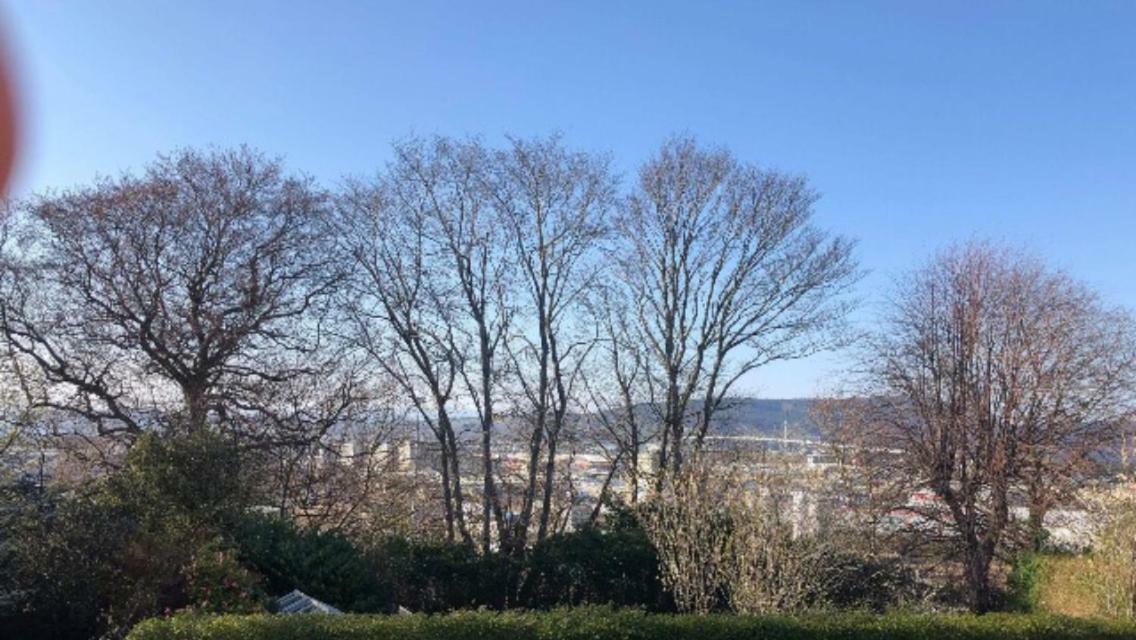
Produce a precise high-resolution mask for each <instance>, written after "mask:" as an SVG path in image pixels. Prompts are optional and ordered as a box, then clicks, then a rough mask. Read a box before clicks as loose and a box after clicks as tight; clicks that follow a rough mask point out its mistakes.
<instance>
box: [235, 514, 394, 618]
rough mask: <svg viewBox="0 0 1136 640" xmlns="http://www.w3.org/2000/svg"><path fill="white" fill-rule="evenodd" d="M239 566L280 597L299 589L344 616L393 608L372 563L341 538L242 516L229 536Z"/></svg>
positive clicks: (387, 586) (266, 518)
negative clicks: (235, 548)
mask: <svg viewBox="0 0 1136 640" xmlns="http://www.w3.org/2000/svg"><path fill="white" fill-rule="evenodd" d="M231 534H232V536H233V539H234V541H235V543H236V545H237V547H238V548H239V550H240V556H241V561H242V562H243V563H244V564H245V565H247V566H248V567H249V568H251V569H253V570H254V571H256V572H257V573H259V574H261V575H262V576H263V577H264V588H265V590H266V591H267V592H268V593H269V594H271V595H273V596H280V595H283V594H285V593H288V592H290V591H292V590H293V589H299V590H301V591H303V592H304V593H307V594H308V595H310V596H313V597H315V598H319V599H320V600H323V601H325V602H327V603H328V604H331V605H334V606H335V607H337V608H339V609H342V610H344V611H350V612H354V613H380V612H386V611H389V610H391V608H392V607H393V602H394V600H393V596H394V594H393V591H392V588H391V585H390V584H389V583H388V582H385V581H384V580H383V579H382V578H381V576H380V574H379V568H378V566H377V564H376V563H375V562H374V561H373V560H372V559H371V558H369V557H367V555H366V554H364V553H363V552H362V551H361V550H359V549H358V548H357V547H356V546H355V545H354V544H352V543H351V541H350V540H348V539H347V538H346V537H344V536H342V535H340V534H337V533H332V532H323V531H319V530H316V529H302V528H300V527H298V526H296V525H295V524H294V523H293V522H291V521H289V520H285V519H283V518H280V517H276V516H263V515H256V514H250V515H246V516H245V517H244V518H243V519H242V520H241V522H240V523H239V524H238V525H237V526H236V527H234V530H233V531H232V532H231Z"/></svg>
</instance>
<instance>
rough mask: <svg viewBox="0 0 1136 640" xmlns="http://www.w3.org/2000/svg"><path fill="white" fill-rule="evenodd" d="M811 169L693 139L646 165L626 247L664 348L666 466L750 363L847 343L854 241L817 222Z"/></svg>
mask: <svg viewBox="0 0 1136 640" xmlns="http://www.w3.org/2000/svg"><path fill="white" fill-rule="evenodd" d="M815 200H816V195H815V194H814V193H813V192H812V191H811V190H810V189H809V188H808V186H807V184H806V182H805V181H804V179H802V178H795V177H790V176H786V175H783V174H780V173H777V172H774V171H768V170H763V169H759V168H757V167H754V166H751V165H746V164H742V163H740V162H738V161H737V160H736V159H734V157H733V156H731V155H730V154H729V153H727V152H725V151H721V150H713V149H706V148H702V147H700V146H699V145H698V144H697V143H696V142H695V141H694V140H692V139H689V138H676V139H672V140H670V141H668V142H666V143H665V144H664V145H663V147H662V149H661V150H660V151H659V152H658V154H657V155H656V156H655V157H654V158H652V159H651V160H650V161H648V162H647V163H646V164H645V165H644V166H643V167H642V169H641V170H640V172H639V181H638V185H637V188H636V189H635V191H634V193H633V194H632V195H631V197H630V198H629V199H628V201H627V205H626V207H625V210H624V212H623V214H622V215H621V216H620V220H619V225H618V226H619V231H620V234H621V242H620V243H619V244H618V245H617V247H616V248H615V251H614V252H613V259H614V261H615V262H616V264H617V265H618V272H619V276H620V279H621V280H622V282H623V284H624V285H625V287H626V295H627V296H628V297H629V299H630V300H631V301H633V303H634V305H635V306H634V308H635V316H636V320H637V323H636V324H637V327H636V329H637V333H638V336H637V337H638V339H639V340H641V341H642V342H643V343H644V344H645V345H646V346H647V347H648V348H649V350H650V356H651V358H650V361H649V369H648V371H649V379H650V382H651V397H650V398H649V400H650V405H651V406H652V407H654V408H655V409H656V411H657V413H658V420H659V422H660V423H661V425H662V432H663V435H662V443H661V444H662V446H661V450H660V455H661V460H662V462H663V464H661V465H660V466H661V467H662V468H668V467H669V468H670V470H671V471H677V470H678V469H679V468H680V466H681V464H682V459H683V451H684V447H685V446H686V445H687V440H692V441H693V443H694V445H695V447H698V446H701V442H702V440H703V438H704V437H705V435H706V432H707V429H708V428H709V426H710V422H711V418H712V417H713V416H714V414H715V413H716V412H717V411H719V410H720V409H721V408H723V403H724V401H725V400H726V399H727V398H728V396H729V393H730V391H731V389H732V388H733V386H734V384H735V383H736V382H737V381H738V379H739V378H741V377H742V376H743V375H745V374H747V373H749V372H751V371H753V370H755V369H757V368H759V367H761V366H763V365H765V364H767V363H769V362H772V361H775V360H782V359H788V358H795V357H800V356H805V355H808V354H811V353H814V352H816V351H818V350H822V349H825V348H828V347H831V346H833V345H836V344H838V343H839V342H840V340H839V338H840V336H839V335H838V333H837V332H836V331H834V330H835V329H837V328H838V327H839V326H840V324H841V321H842V320H843V318H844V316H845V314H846V313H847V311H848V309H849V303H848V301H847V299H846V298H845V297H844V296H843V294H844V293H845V292H846V290H847V289H848V287H849V286H850V284H851V283H852V282H853V281H854V280H855V278H856V269H855V264H854V261H853V258H852V243H851V242H850V241H848V240H846V239H844V238H841V237H835V238H832V237H830V236H829V235H828V234H826V233H824V232H822V231H820V230H818V229H817V228H815V227H814V226H812V224H811V222H810V221H811V219H812V215H813V203H814V201H815Z"/></svg>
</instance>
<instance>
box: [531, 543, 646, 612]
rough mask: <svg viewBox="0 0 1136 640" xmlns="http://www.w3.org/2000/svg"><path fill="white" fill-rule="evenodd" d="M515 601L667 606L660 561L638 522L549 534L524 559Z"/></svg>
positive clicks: (540, 604) (541, 604)
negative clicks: (630, 524) (628, 525)
mask: <svg viewBox="0 0 1136 640" xmlns="http://www.w3.org/2000/svg"><path fill="white" fill-rule="evenodd" d="M525 565H526V566H525V571H526V575H525V579H524V582H523V586H522V588H521V593H520V596H519V598H518V599H519V602H520V603H521V604H522V605H523V606H525V607H528V608H531V609H547V608H552V607H558V606H569V605H571V606H577V605H582V604H610V605H617V606H636V607H647V608H650V609H660V608H662V609H667V608H669V606H668V604H667V602H666V600H665V594H664V591H663V587H662V584H661V583H660V581H659V577H658V567H659V559H658V556H657V555H656V554H655V548H654V547H653V546H652V545H651V543H650V541H649V540H648V539H647V535H646V533H644V532H643V530H642V529H641V528H639V527H637V526H634V527H626V526H625V527H614V528H606V529H601V528H597V527H589V528H586V529H583V530H580V531H576V532H572V533H565V534H561V535H556V536H552V537H550V538H548V539H546V540H544V541H543V542H541V543H540V544H537V545H536V547H535V548H534V549H533V550H532V553H531V555H530V557H529V558H528V560H527V562H526V563H525Z"/></svg>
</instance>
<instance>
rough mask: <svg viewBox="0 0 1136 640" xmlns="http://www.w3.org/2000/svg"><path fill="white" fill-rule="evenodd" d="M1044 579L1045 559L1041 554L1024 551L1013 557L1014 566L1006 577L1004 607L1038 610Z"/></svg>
mask: <svg viewBox="0 0 1136 640" xmlns="http://www.w3.org/2000/svg"><path fill="white" fill-rule="evenodd" d="M1044 579H1045V561H1044V559H1043V558H1042V556H1041V554H1039V553H1035V552H1033V551H1024V552H1022V553H1021V554H1019V555H1018V557H1017V558H1015V559H1014V567H1013V569H1012V570H1011V571H1010V575H1009V576H1008V577H1007V578H1006V608H1007V609H1008V610H1010V611H1020V612H1022V613H1030V612H1033V611H1037V610H1038V603H1039V602H1040V601H1041V590H1042V586H1043V583H1044Z"/></svg>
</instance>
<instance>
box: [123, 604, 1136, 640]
mask: <svg viewBox="0 0 1136 640" xmlns="http://www.w3.org/2000/svg"><path fill="white" fill-rule="evenodd" d="M774 638H775V639H777V640H830V639H831V640H836V639H843V640H853V639H854V640H939V639H940V638H941V639H944V640H946V639H948V638H949V639H951V640H986V639H990V640H1041V639H1045V640H1074V639H1077V640H1080V639H1084V640H1089V639H1094V640H1112V639H1121V638H1136V625H1133V624H1131V623H1119V622H1103V621H1088V620H1076V619H1071V618H1062V617H1057V616H1042V615H1016V614H989V615H985V616H972V615H905V614H894V615H886V616H871V615H865V614H850V615H849V614H845V615H824V616H819V615H818V616H803V617H792V618H791V617H779V616H737V615H722V614H711V615H670V614H650V613H645V612H643V611H637V610H633V609H620V610H613V609H608V608H581V609H574V610H558V611H553V612H543V613H537V612H527V613H520V612H507V613H493V612H461V613H455V614H449V615H438V616H426V615H411V616H359V615H344V616H326V615H295V616H266V615H258V616H176V617H173V618H167V619H162V620H149V621H147V622H144V623H142V624H141V625H139V626H138V627H137V628H135V629H134V630H133V631H132V632H131V634H130V636H129V640H388V639H389V640H394V639H397V640H466V639H468V640H474V639H477V640H498V639H499V640H686V639H689V640H745V639H753V640H758V639H774Z"/></svg>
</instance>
